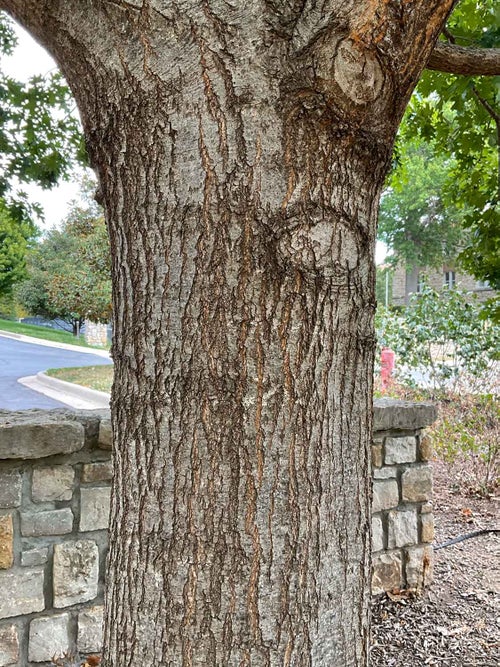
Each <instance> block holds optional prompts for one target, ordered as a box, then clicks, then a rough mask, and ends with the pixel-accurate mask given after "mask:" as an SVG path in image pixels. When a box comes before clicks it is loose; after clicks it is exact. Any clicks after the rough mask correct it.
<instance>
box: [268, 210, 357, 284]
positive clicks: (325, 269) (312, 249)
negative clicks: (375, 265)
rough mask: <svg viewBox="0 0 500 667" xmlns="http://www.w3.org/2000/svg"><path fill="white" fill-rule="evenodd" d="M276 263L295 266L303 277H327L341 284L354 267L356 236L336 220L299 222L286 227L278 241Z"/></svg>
mask: <svg viewBox="0 0 500 667" xmlns="http://www.w3.org/2000/svg"><path fill="white" fill-rule="evenodd" d="M277 253H278V258H279V260H280V263H282V264H283V265H284V266H285V267H286V266H290V265H291V266H293V267H294V268H296V269H299V270H300V271H301V272H302V273H303V274H304V275H305V276H311V277H320V276H322V277H324V278H329V279H330V280H332V281H333V283H335V284H338V285H345V284H347V283H348V282H349V281H350V275H351V273H352V271H353V270H354V269H356V268H357V267H358V260H359V248H358V243H357V239H356V235H355V234H354V233H353V231H352V230H351V229H350V228H349V227H348V226H347V225H346V224H345V222H343V221H342V220H340V219H334V218H331V219H330V218H327V219H324V220H319V221H318V222H309V223H299V224H297V225H295V226H293V227H291V228H290V227H289V228H288V229H287V230H286V231H285V232H284V233H283V234H282V235H280V238H279V240H278V244H277Z"/></svg>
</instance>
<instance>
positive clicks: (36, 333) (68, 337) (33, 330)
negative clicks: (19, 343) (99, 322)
mask: <svg viewBox="0 0 500 667" xmlns="http://www.w3.org/2000/svg"><path fill="white" fill-rule="evenodd" d="M0 331H8V332H9V333H14V334H22V335H23V336H31V337H32V338H42V339H43V340H51V341H54V342H56V343H66V344H67V345H80V346H82V347H93V348H96V346H95V345H88V344H87V343H86V342H85V337H84V336H83V335H82V336H80V337H79V338H76V337H75V336H73V334H71V333H69V332H68V331H59V330H58V329H50V328H49V327H40V326H36V325H34V324H21V323H20V322H14V321H12V320H2V319H0ZM96 349H103V348H102V347H99V348H96Z"/></svg>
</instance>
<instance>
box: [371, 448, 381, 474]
mask: <svg viewBox="0 0 500 667" xmlns="http://www.w3.org/2000/svg"><path fill="white" fill-rule="evenodd" d="M382 462H383V459H382V445H381V444H374V445H372V466H373V467H374V468H380V467H381V465H382Z"/></svg>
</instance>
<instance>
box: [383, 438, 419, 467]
mask: <svg viewBox="0 0 500 667" xmlns="http://www.w3.org/2000/svg"><path fill="white" fill-rule="evenodd" d="M416 459H417V439H416V438H415V437H414V436H406V437H404V438H386V439H385V463H386V465H391V464H394V463H414V462H415V461H416Z"/></svg>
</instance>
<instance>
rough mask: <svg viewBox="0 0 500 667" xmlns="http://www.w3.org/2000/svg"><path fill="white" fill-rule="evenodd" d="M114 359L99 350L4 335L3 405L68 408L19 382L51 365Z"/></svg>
mask: <svg viewBox="0 0 500 667" xmlns="http://www.w3.org/2000/svg"><path fill="white" fill-rule="evenodd" d="M110 363H111V361H110V360H109V359H106V358H104V357H101V356H97V355H95V354H86V353H84V352H72V351H70V350H63V349H60V348H54V347H46V346H42V345H36V344H33V343H24V342H20V341H17V340H13V339H11V338H4V337H3V336H0V409H5V410H26V409H28V408H43V409H50V408H61V407H64V408H68V406H67V405H64V404H63V403H60V402H59V401H55V400H53V399H51V398H48V397H47V396H44V395H43V394H40V393H38V392H37V391H32V390H31V389H28V388H27V387H23V385H21V384H19V382H18V381H17V380H18V378H22V377H26V376H27V375H36V374H37V373H38V372H40V371H45V370H47V369H48V368H63V367H64V368H66V367H70V366H97V365H98V364H99V365H100V364H110Z"/></svg>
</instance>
